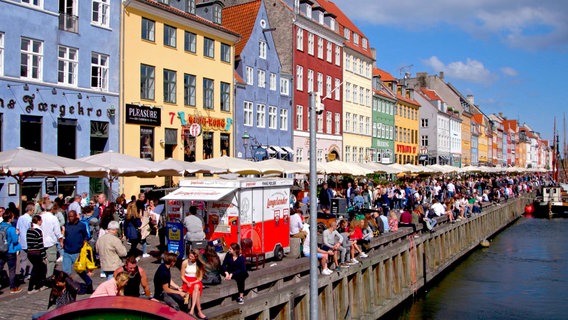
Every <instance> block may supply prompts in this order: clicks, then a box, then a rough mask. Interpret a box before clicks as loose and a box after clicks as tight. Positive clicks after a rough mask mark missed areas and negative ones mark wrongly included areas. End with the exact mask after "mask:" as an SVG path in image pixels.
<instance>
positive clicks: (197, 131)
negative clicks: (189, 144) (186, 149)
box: [187, 123, 203, 137]
mask: <svg viewBox="0 0 568 320" xmlns="http://www.w3.org/2000/svg"><path fill="white" fill-rule="evenodd" d="M187 131H188V133H189V135H190V136H192V137H199V136H200V135H201V132H202V131H203V130H202V129H201V125H200V124H198V123H192V124H191V125H190V126H189V128H188V130H187Z"/></svg>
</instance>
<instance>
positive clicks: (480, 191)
mask: <svg viewBox="0 0 568 320" xmlns="http://www.w3.org/2000/svg"><path fill="white" fill-rule="evenodd" d="M296 183H297V185H301V184H300V183H299V182H298V181H296ZM551 183H553V182H552V180H551V178H550V176H548V175H540V174H519V175H503V176H497V175H493V176H482V175H471V176H468V177H463V178H462V177H459V176H452V177H443V176H441V177H433V176H430V177H426V178H423V179H421V178H419V177H414V178H408V179H401V180H397V181H396V182H395V181H382V182H379V183H374V182H371V181H367V180H366V179H363V180H348V181H344V182H340V183H337V182H336V181H333V180H329V181H327V182H323V183H322V184H321V187H320V188H319V192H318V196H317V203H318V213H317V215H318V224H320V223H323V224H325V227H326V228H325V230H323V232H322V236H321V239H318V246H317V255H318V258H319V261H320V264H321V274H322V275H330V274H331V273H333V271H332V269H334V270H337V271H341V268H348V267H349V266H350V265H353V264H357V263H359V260H358V259H361V258H363V259H364V258H366V257H367V253H368V250H369V248H370V246H369V243H370V241H371V239H372V238H375V237H378V236H380V235H382V234H386V233H389V232H396V231H398V230H399V229H400V228H411V229H412V233H411V234H412V236H413V237H415V238H418V237H419V231H417V230H423V232H433V231H434V227H435V225H436V224H437V220H438V218H440V217H443V216H447V217H448V219H449V221H450V222H451V223H455V222H457V221H462V220H466V219H468V218H470V217H472V216H473V215H475V214H479V213H481V211H482V208H483V207H485V206H488V205H491V204H495V203H499V202H501V201H507V200H508V199H509V198H515V197H518V196H519V195H520V194H522V193H525V192H530V191H531V190H534V189H538V187H539V186H541V185H548V184H551ZM303 185H304V186H305V185H306V184H305V183H304V184H303ZM299 195H300V193H299V192H296V194H293V195H291V199H290V205H291V211H292V214H291V216H290V236H291V237H292V238H300V239H301V243H302V245H303V244H304V243H309V226H308V225H307V223H305V221H307V218H308V216H309V205H308V204H309V199H308V200H306V198H309V197H307V196H304V197H303V198H302V199H298V197H299ZM337 198H344V199H345V203H346V207H347V210H346V211H347V214H346V215H334V214H331V206H332V199H337ZM337 203H339V202H337ZM336 211H341V210H340V209H337V210H336ZM319 221H321V222H319ZM419 225H422V226H423V228H418V226H419ZM318 227H319V226H318ZM318 231H321V230H318ZM302 253H303V255H304V256H309V255H310V248H309V245H303V246H302Z"/></svg>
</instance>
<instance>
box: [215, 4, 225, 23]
mask: <svg viewBox="0 0 568 320" xmlns="http://www.w3.org/2000/svg"><path fill="white" fill-rule="evenodd" d="M222 18H223V17H222V11H221V6H220V5H218V4H216V5H213V22H214V23H216V24H221V21H223V19H222Z"/></svg>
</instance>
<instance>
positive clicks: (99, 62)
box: [91, 52, 109, 91]
mask: <svg viewBox="0 0 568 320" xmlns="http://www.w3.org/2000/svg"><path fill="white" fill-rule="evenodd" d="M108 60H109V57H108V56H107V55H105V54H100V53H95V52H93V53H92V54H91V88H94V89H100V90H104V91H106V90H108V65H109V62H108Z"/></svg>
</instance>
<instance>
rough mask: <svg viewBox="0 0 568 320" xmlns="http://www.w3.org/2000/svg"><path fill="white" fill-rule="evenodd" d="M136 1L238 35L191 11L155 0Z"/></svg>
mask: <svg viewBox="0 0 568 320" xmlns="http://www.w3.org/2000/svg"><path fill="white" fill-rule="evenodd" d="M138 1H139V2H142V3H146V4H148V5H151V6H153V7H156V8H160V9H162V10H165V11H169V12H171V13H173V14H175V15H178V16H180V17H184V18H186V19H189V20H193V21H195V22H199V23H202V24H204V25H207V26H209V27H211V28H214V29H217V30H220V31H223V32H226V33H229V34H231V35H233V36H236V37H238V36H239V34H238V33H237V32H235V31H233V30H230V29H228V28H225V27H223V26H221V25H218V24H216V23H213V22H211V21H209V20H207V19H205V18H202V17H200V16H198V15H195V14H191V13H187V12H185V11H182V10H179V9H177V8H174V7H171V6H169V5H167V4H163V3H159V2H157V1H156V0H138Z"/></svg>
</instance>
